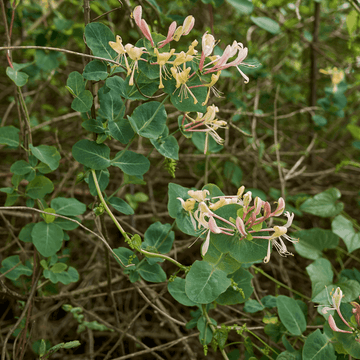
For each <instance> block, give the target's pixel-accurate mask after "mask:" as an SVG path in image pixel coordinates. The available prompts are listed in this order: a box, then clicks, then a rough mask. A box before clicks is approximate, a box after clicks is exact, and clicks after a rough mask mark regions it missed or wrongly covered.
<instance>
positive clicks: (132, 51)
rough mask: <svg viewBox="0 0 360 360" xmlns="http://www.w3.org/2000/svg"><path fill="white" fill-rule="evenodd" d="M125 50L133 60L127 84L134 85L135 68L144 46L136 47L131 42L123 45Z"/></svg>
mask: <svg viewBox="0 0 360 360" xmlns="http://www.w3.org/2000/svg"><path fill="white" fill-rule="evenodd" d="M125 50H126V52H127V53H128V55H129V57H130V59H131V60H133V62H134V64H133V69H132V73H131V77H130V81H129V85H130V86H132V85H134V73H135V69H137V68H138V61H139V60H140V58H141V55H142V54H143V53H144V52H145V50H146V48H145V47H140V48H139V47H136V46H134V45H131V44H126V45H125Z"/></svg>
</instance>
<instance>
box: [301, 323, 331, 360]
mask: <svg viewBox="0 0 360 360" xmlns="http://www.w3.org/2000/svg"><path fill="white" fill-rule="evenodd" d="M302 359H303V360H323V359H327V360H336V359H337V357H336V355H335V350H334V347H333V345H332V343H331V340H330V339H328V338H327V337H326V336H325V335H324V334H322V333H321V331H320V329H317V330H316V331H314V332H313V333H311V334H310V335H308V337H307V338H306V340H305V344H304V347H303V350H302Z"/></svg>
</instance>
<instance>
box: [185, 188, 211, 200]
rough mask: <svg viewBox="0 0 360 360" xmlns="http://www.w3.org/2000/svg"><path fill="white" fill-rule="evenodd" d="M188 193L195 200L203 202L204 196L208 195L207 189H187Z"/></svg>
mask: <svg viewBox="0 0 360 360" xmlns="http://www.w3.org/2000/svg"><path fill="white" fill-rule="evenodd" d="M188 195H189V196H191V197H192V198H193V199H194V200H195V201H197V202H203V201H205V199H206V196H208V195H210V192H209V190H206V189H205V190H189V191H188Z"/></svg>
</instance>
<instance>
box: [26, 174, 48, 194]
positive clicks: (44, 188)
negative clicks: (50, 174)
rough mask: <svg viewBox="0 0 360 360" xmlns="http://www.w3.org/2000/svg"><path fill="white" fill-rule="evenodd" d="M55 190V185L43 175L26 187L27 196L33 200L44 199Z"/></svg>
mask: <svg viewBox="0 0 360 360" xmlns="http://www.w3.org/2000/svg"><path fill="white" fill-rule="evenodd" d="M53 190H54V184H53V183H52V181H51V180H50V179H48V178H47V177H45V176H43V175H39V176H36V178H35V179H34V180H32V181H30V182H29V183H28V184H27V186H26V195H27V196H29V197H31V198H32V199H42V198H43V197H44V196H45V195H46V194H50V193H51V192H53Z"/></svg>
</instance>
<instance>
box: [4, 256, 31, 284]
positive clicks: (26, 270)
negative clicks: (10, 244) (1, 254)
mask: <svg viewBox="0 0 360 360" xmlns="http://www.w3.org/2000/svg"><path fill="white" fill-rule="evenodd" d="M18 263H21V261H20V258H19V255H13V256H9V257H7V258H6V259H4V260H3V261H2V262H1V265H2V266H3V267H2V268H1V269H0V272H1V273H2V274H4V273H5V272H6V271H8V270H10V269H11V268H13V267H14V266H15V265H17V264H18ZM32 272H33V271H32V268H31V267H30V263H28V262H27V266H25V265H23V264H20V265H18V266H17V267H16V268H15V269H14V270H11V271H10V272H9V273H7V274H6V275H5V277H6V278H8V279H10V280H17V279H18V278H19V277H20V276H21V275H26V276H31V275H32Z"/></svg>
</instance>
